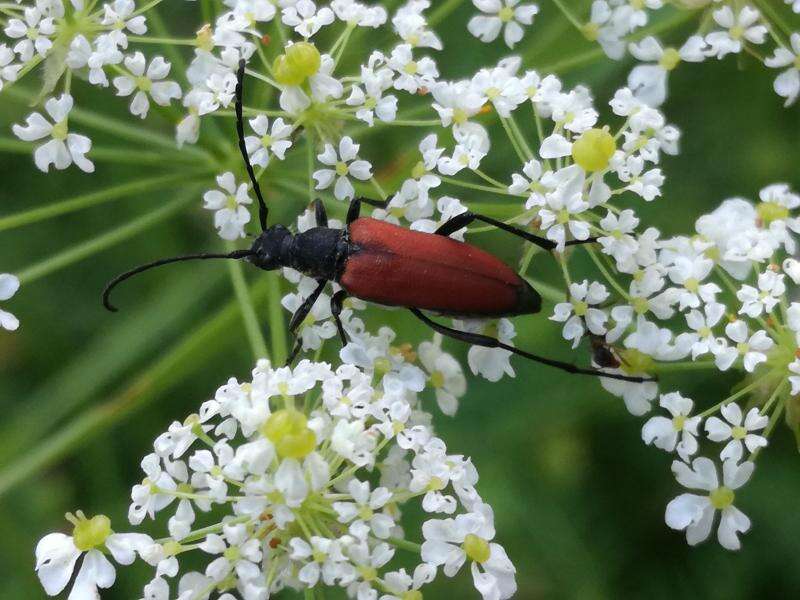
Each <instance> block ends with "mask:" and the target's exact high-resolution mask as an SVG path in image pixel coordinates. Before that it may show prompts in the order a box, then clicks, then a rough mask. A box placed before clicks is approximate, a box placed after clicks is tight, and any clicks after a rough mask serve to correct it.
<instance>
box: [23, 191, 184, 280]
mask: <svg viewBox="0 0 800 600" xmlns="http://www.w3.org/2000/svg"><path fill="white" fill-rule="evenodd" d="M196 191H197V190H196V189H195V188H194V187H192V188H191V191H188V192H187V193H184V194H182V195H180V196H179V197H178V198H176V199H175V200H173V201H172V202H169V203H168V204H165V205H163V206H162V207H160V208H158V209H156V210H154V211H153V212H150V213H147V214H146V215H144V216H141V217H139V218H138V219H134V220H133V221H131V222H130V223H126V224H125V225H122V226H120V227H117V228H116V229H112V230H111V231H107V232H106V233H104V234H101V235H100V236H98V237H96V238H94V239H92V240H88V241H86V242H82V243H80V244H76V245H75V246H72V247H70V248H67V249H66V250H63V251H62V252H59V253H58V254H56V255H55V256H51V257H50V258H46V259H44V260H42V261H40V262H38V263H35V264H33V265H30V266H29V267H26V268H24V269H22V270H21V271H20V272H19V275H18V276H19V279H20V281H21V282H24V283H26V284H30V283H32V282H34V281H36V280H37V279H40V278H42V277H44V276H45V275H50V274H51V273H54V272H55V271H58V270H59V269H63V268H64V267H68V266H69V265H71V264H74V263H76V262H79V261H81V260H83V259H85V258H88V257H89V256H91V255H93V254H95V253H97V252H100V251H102V250H105V249H106V248H110V247H111V246H114V245H116V244H119V243H120V242H122V241H124V240H126V239H128V238H130V237H133V236H134V235H136V234H138V233H141V232H142V231H144V230H146V229H148V228H150V227H152V226H153V225H155V224H157V223H159V222H161V221H165V220H166V219H168V218H169V217H171V216H173V215H174V214H175V213H177V212H178V211H179V210H180V209H182V208H183V207H184V206H185V205H186V204H188V203H189V202H190V201H191V200H193V198H194V195H195V193H196Z"/></svg>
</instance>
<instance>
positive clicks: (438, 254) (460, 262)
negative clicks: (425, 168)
mask: <svg viewBox="0 0 800 600" xmlns="http://www.w3.org/2000/svg"><path fill="white" fill-rule="evenodd" d="M243 78H244V61H242V62H241V63H240V65H239V73H238V84H237V86H236V130H237V134H238V138H239V149H240V150H241V153H242V157H243V158H244V162H245V167H246V168H247V173H248V175H249V176H250V180H251V182H252V184H253V190H254V192H255V194H256V197H257V198H258V205H259V221H260V224H261V234H260V235H259V237H258V238H257V239H256V240H255V242H254V243H253V245H252V247H251V248H250V249H249V250H236V251H234V252H231V253H228V254H209V253H207V254H192V255H187V256H176V257H172V258H166V259H162V260H158V261H155V262H152V263H149V264H146V265H142V266H140V267H137V268H135V269H133V270H131V271H128V272H126V273H123V274H122V275H119V276H118V277H116V278H115V279H114V280H112V281H111V282H110V283H109V284H108V285H107V286H106V289H105V291H104V292H103V304H104V305H105V307H106V308H108V309H109V310H111V311H114V310H116V309H115V308H114V307H113V306H111V304H110V302H109V295H110V293H111V291H112V289H113V288H114V287H115V286H116V285H117V284H119V283H121V282H122V281H124V280H126V279H128V278H129V277H132V276H133V275H135V274H137V273H141V272H142V271H146V270H148V269H152V268H154V267H157V266H161V265H164V264H169V263H173V262H181V261H185V260H205V259H217V258H221V259H237V260H238V259H244V260H247V261H248V262H250V263H252V264H253V265H255V266H257V267H259V268H260V269H264V270H267V271H269V270H274V269H279V268H282V267H291V268H293V269H296V270H297V271H300V272H301V273H304V274H305V275H307V276H309V277H312V278H314V279H316V280H317V282H318V285H317V287H316V288H315V290H314V291H313V292H312V293H311V294H310V295H309V297H308V298H306V299H305V301H304V302H303V304H302V305H301V306H300V308H298V309H297V311H296V312H295V313H294V315H292V319H291V321H290V323H289V331H290V332H292V333H294V332H295V331H296V330H297V327H298V326H299V325H300V323H302V322H303V320H304V319H305V318H306V316H307V315H308V313H309V311H310V310H311V308H312V306H313V305H314V303H315V302H316V300H317V298H319V296H320V294H321V293H322V291H323V290H324V289H325V287H326V286H327V285H328V283H329V282H331V281H335V282H337V283H338V284H339V285H340V286H341V288H342V289H341V290H339V291H338V292H336V293H335V294H334V295H333V297H332V298H331V313H332V314H333V318H334V321H335V323H336V327H337V330H338V333H339V337H340V338H341V340H342V343H343V344H345V343H347V334H346V333H345V331H344V327H343V326H342V322H341V319H340V318H339V315H340V313H341V311H342V302H343V301H344V299H345V298H346V297H347V296H348V295H350V296H354V297H356V298H360V299H362V300H367V301H370V302H374V303H376V304H382V305H385V306H400V307H404V308H407V309H409V310H410V311H411V312H412V313H413V314H414V315H415V316H416V317H417V318H418V319H420V320H421V321H423V322H424V323H425V324H426V325H428V326H430V327H431V328H432V329H434V330H435V331H438V332H439V333H441V334H443V335H445V336H448V337H452V338H455V339H458V340H462V341H464V342H467V343H469V344H474V345H478V346H485V347H488V348H503V349H505V350H508V351H509V352H512V353H514V354H517V355H519V356H522V357H524V358H527V359H530V360H533V361H536V362H539V363H543V364H546V365H550V366H553V367H556V368H559V369H563V370H565V371H568V372H570V373H577V374H581V375H596V376H603V377H609V378H613V379H621V380H624V381H633V382H642V381H647V379H645V378H642V377H632V376H627V375H622V374H616V373H604V372H602V371H599V370H597V369H591V368H581V367H578V366H575V365H573V364H570V363H566V362H562V361H558V360H552V359H549V358H545V357H543V356H538V355H535V354H531V353H530V352H526V351H524V350H520V349H519V348H515V347H514V346H510V345H508V344H505V343H503V342H501V341H500V340H498V339H495V338H492V337H489V336H486V335H481V334H477V333H469V332H466V331H459V330H456V329H453V328H451V327H447V326H445V325H442V324H440V323H436V322H435V321H433V320H431V319H430V318H429V317H428V316H426V315H425V314H423V312H422V311H423V310H425V311H430V312H433V313H436V314H440V315H446V316H450V317H464V318H482V317H495V318H497V317H508V316H514V315H524V314H534V313H537V312H539V311H540V310H541V304H542V302H541V296H539V294H538V293H537V292H536V290H535V289H533V287H531V285H530V284H529V283H528V282H527V281H526V280H525V279H523V278H522V277H520V276H519V275H518V274H517V273H516V272H515V271H514V270H513V269H511V268H510V267H508V266H507V265H506V264H505V263H503V262H502V261H500V260H499V259H497V258H495V257H494V256H492V255H491V254H489V253H487V252H485V251H483V250H481V249H480V248H477V247H475V246H472V245H471V244H467V243H464V242H459V241H457V240H454V239H452V238H450V237H448V236H449V235H450V234H452V233H454V232H456V231H458V230H459V229H461V228H463V227H466V226H467V225H469V224H470V223H472V222H473V221H482V222H484V223H487V224H490V225H493V226H495V227H498V228H500V229H503V230H504V231H507V232H509V233H511V234H513V235H516V236H518V237H520V238H522V239H524V240H527V241H529V242H532V243H534V244H537V245H538V246H540V247H542V248H545V249H547V250H552V249H553V248H555V243H553V242H552V241H550V240H547V239H544V238H541V237H539V236H536V235H533V234H531V233H528V232H527V231H524V230H522V229H518V228H516V227H513V226H511V225H508V224H506V223H503V222H501V221H497V220H495V219H492V218H491V217H487V216H485V215H480V214H477V213H473V212H465V213H462V214H460V215H457V216H455V217H453V218H452V219H450V220H449V221H447V222H446V223H444V224H443V225H441V226H440V227H439V228H438V229H437V230H436V232H435V233H423V232H419V231H411V230H408V229H404V228H402V227H398V226H396V225H392V224H391V223H387V222H385V221H379V220H377V219H371V218H367V217H360V216H359V213H360V210H361V203H362V202H364V203H368V204H371V205H373V206H381V207H385V206H386V203H384V202H379V201H375V200H369V199H365V198H356V199H354V200H353V201H352V202H351V203H350V208H349V210H348V212H347V219H346V224H345V227H344V229H331V228H330V227H328V218H327V215H326V213H325V207H324V205H323V204H322V202H321V201H320V200H317V201H316V202H315V212H316V220H317V227H314V228H312V229H309V230H307V231H304V232H302V233H297V234H293V233H292V232H290V231H289V230H288V229H287V228H286V227H284V226H283V225H273V226H272V227H267V215H268V211H267V206H266V203H265V202H264V198H263V196H262V194H261V189H260V187H259V185H258V181H257V180H256V177H255V173H254V172H253V167H252V165H251V164H250V159H249V157H248V155H247V149H246V147H245V143H244V124H243V117H242V81H243ZM592 241H594V240H587V241H586V242H589V243H591V242H592ZM586 242H568V244H577V243H586ZM299 349H300V344H299V340H298V342H297V343H295V346H294V349H293V351H292V353H291V356H290V357H289V360H288V362H291V361H292V360H293V359H294V357H295V356H296V354H297V352H298V351H299Z"/></svg>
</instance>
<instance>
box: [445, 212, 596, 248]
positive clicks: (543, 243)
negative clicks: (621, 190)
mask: <svg viewBox="0 0 800 600" xmlns="http://www.w3.org/2000/svg"><path fill="white" fill-rule="evenodd" d="M473 221H481V222H483V223H486V224H487V225H493V226H494V227H497V228H498V229H502V230H503V231H505V232H507V233H510V234H511V235H515V236H517V237H519V238H522V239H523V240H525V241H528V242H531V243H532V244H536V245H537V246H539V247H540V248H543V249H545V250H548V251H550V250H554V249H555V247H556V245H557V244H556V243H555V242H554V241H552V240H548V239H547V238H543V237H541V236H538V235H534V234H532V233H528V232H527V231H525V230H524V229H520V228H519V227H514V226H513V225H509V224H508V223H503V222H502V221H498V220H497V219H493V218H492V217H487V216H486V215H481V214H479V213H474V212H472V211H467V212H463V213H461V214H460V215H456V216H454V217H452V218H451V219H450V220H448V221H445V222H444V223H442V224H441V225H440V226H439V228H438V229H437V230H436V231H435V232H434V233H435V234H436V235H444V236H449V235H451V234H453V233H455V232H456V231H458V230H459V229H462V228H464V227H466V226H467V225H469V224H470V223H472V222H473ZM596 241H597V238H587V239H585V240H570V241H569V242H567V243H566V244H565V245H566V246H577V245H579V244H593V243H594V242H596Z"/></svg>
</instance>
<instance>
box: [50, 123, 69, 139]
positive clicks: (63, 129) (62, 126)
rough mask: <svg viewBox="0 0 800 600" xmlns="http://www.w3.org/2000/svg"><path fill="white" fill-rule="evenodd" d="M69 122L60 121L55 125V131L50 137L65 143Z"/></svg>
mask: <svg viewBox="0 0 800 600" xmlns="http://www.w3.org/2000/svg"><path fill="white" fill-rule="evenodd" d="M67 133H68V129H67V121H66V120H64V121H59V122H58V123H56V124H55V125H53V130H52V131H51V132H50V135H51V136H53V139H54V140H61V141H64V140H65V139H67Z"/></svg>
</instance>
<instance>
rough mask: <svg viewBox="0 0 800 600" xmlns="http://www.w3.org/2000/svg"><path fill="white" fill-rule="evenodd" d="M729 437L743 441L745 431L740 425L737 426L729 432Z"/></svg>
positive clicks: (745, 434)
mask: <svg viewBox="0 0 800 600" xmlns="http://www.w3.org/2000/svg"><path fill="white" fill-rule="evenodd" d="M731 435H732V436H733V439H735V440H743V439H744V438H745V437H746V436H747V429H745V428H744V427H742V426H741V425H737V426H736V427H734V428H733V429H732V430H731Z"/></svg>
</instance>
